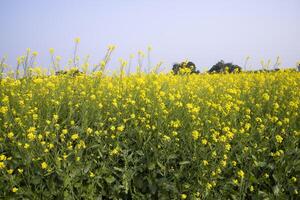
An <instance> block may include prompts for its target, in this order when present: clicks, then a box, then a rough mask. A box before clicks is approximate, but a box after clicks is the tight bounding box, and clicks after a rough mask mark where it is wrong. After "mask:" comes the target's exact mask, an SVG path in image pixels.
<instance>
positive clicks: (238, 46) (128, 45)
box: [0, 0, 300, 71]
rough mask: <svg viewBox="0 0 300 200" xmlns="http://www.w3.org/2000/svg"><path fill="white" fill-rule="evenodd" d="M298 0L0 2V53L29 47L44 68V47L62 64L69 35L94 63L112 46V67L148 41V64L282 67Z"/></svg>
mask: <svg viewBox="0 0 300 200" xmlns="http://www.w3.org/2000/svg"><path fill="white" fill-rule="evenodd" d="M299 10H300V1H299V0H242V1H241V0H226V1H225V0H206V1H204V0H181V1H180V0H151V1H146V0H144V1H142V0H98V1H96V0H94V1H92V0H82V1H79V0H51V1H41V0H35V1H34V0H26V1H25V0H19V1H18V0H1V2H0V24H1V31H0V34H1V35H0V36H1V37H0V56H3V55H8V63H9V64H11V65H15V63H16V57H17V56H19V55H22V54H23V53H24V52H25V50H26V48H28V47H30V48H31V49H32V50H35V51H38V52H39V59H38V62H39V63H40V64H41V65H43V67H47V65H49V62H50V59H49V57H50V56H49V53H48V52H49V51H48V49H49V48H50V47H53V48H54V49H55V51H56V54H58V55H60V56H62V58H63V60H62V61H63V62H62V63H66V61H67V58H70V57H71V55H72V52H73V46H74V44H73V39H74V38H75V37H80V38H81V43H80V46H79V55H80V56H82V57H83V56H85V55H87V54H90V55H91V63H96V62H98V61H99V60H100V59H101V58H102V57H103V56H104V53H105V50H106V47H107V45H108V44H116V45H117V49H116V51H115V52H114V54H113V60H112V62H111V65H110V68H111V69H116V68H118V58H120V57H122V58H128V57H129V55H130V54H131V53H136V52H137V51H138V50H139V49H141V50H146V49H147V46H148V45H152V47H153V52H152V55H151V56H152V58H151V60H152V63H156V62H158V61H160V60H162V61H164V66H165V67H166V68H167V69H170V68H171V65H172V64H173V63H174V62H179V61H182V60H184V59H189V60H191V61H193V62H194V63H195V64H196V65H197V68H198V69H200V70H201V71H203V70H204V69H205V68H208V67H210V66H212V65H213V64H215V63H216V62H217V61H218V60H220V59H224V60H225V61H227V62H234V63H235V64H239V65H241V66H242V65H243V63H244V60H245V57H246V56H248V55H249V56H251V60H250V63H251V64H252V68H257V66H259V65H260V64H259V63H260V60H261V59H265V60H268V59H272V60H273V62H274V61H275V59H276V57H277V56H281V59H282V64H283V66H291V67H294V66H295V63H296V62H297V61H299V60H300V37H299V35H300V12H299Z"/></svg>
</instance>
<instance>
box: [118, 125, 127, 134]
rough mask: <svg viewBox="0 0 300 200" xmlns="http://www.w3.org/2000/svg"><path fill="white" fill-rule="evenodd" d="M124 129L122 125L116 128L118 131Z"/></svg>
mask: <svg viewBox="0 0 300 200" xmlns="http://www.w3.org/2000/svg"><path fill="white" fill-rule="evenodd" d="M124 129H125V126H124V125H121V126H118V128H117V130H118V131H120V132H122V131H123V130H124Z"/></svg>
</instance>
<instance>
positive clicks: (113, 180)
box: [105, 176, 116, 184]
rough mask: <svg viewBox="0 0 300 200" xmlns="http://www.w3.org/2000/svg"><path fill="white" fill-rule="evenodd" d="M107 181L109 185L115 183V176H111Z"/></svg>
mask: <svg viewBox="0 0 300 200" xmlns="http://www.w3.org/2000/svg"><path fill="white" fill-rule="evenodd" d="M105 180H106V182H107V183H109V184H112V183H113V182H115V180H116V179H115V177H113V176H109V177H106V178H105Z"/></svg>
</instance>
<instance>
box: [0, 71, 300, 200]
mask: <svg viewBox="0 0 300 200" xmlns="http://www.w3.org/2000/svg"><path fill="white" fill-rule="evenodd" d="M299 107H300V73H296V72H289V71H279V72H276V73H256V74H251V73H240V74H213V75H182V76H174V75H171V74H135V75H130V76H102V75H101V73H94V74H91V75H86V74H78V75H76V76H74V77H71V76H68V75H67V74H65V75H59V76H54V75H52V76H36V77H28V78H23V79H12V78H4V79H1V80H0V198H13V199H17V198H24V199H54V198H58V199H97V198H100V199H101V198H104V199H109V198H111V199H119V198H121V199H180V198H181V199H228V198H230V199H249V198H252V199H262V198H269V199H276V198H279V199H291V198H294V199H296V198H299V192H300V191H299V189H300V188H299V185H300V182H299V179H300V176H299V175H300V149H299V147H300V146H299V144H300V143H299V138H300V116H299V114H300V113H299V110H300V109H299Z"/></svg>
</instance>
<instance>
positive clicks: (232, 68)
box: [172, 60, 300, 75]
mask: <svg viewBox="0 0 300 200" xmlns="http://www.w3.org/2000/svg"><path fill="white" fill-rule="evenodd" d="M187 69H188V72H190V73H192V74H199V73H200V71H199V70H197V68H196V65H195V64H194V63H193V62H181V63H175V64H174V65H173V68H172V71H173V73H174V74H175V75H177V74H180V72H181V71H183V72H184V73H186V72H187ZM279 70H280V69H279V68H278V67H276V68H275V69H259V70H247V72H252V73H259V72H276V71H279ZM294 70H295V71H296V69H294ZM297 70H298V71H299V72H300V63H299V64H298V66H297ZM207 72H208V73H210V74H211V73H239V72H242V67H240V66H238V65H234V64H233V63H226V62H225V61H224V60H220V61H219V62H217V63H216V64H215V65H213V66H212V67H211V68H210V69H209V70H208V71H207Z"/></svg>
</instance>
